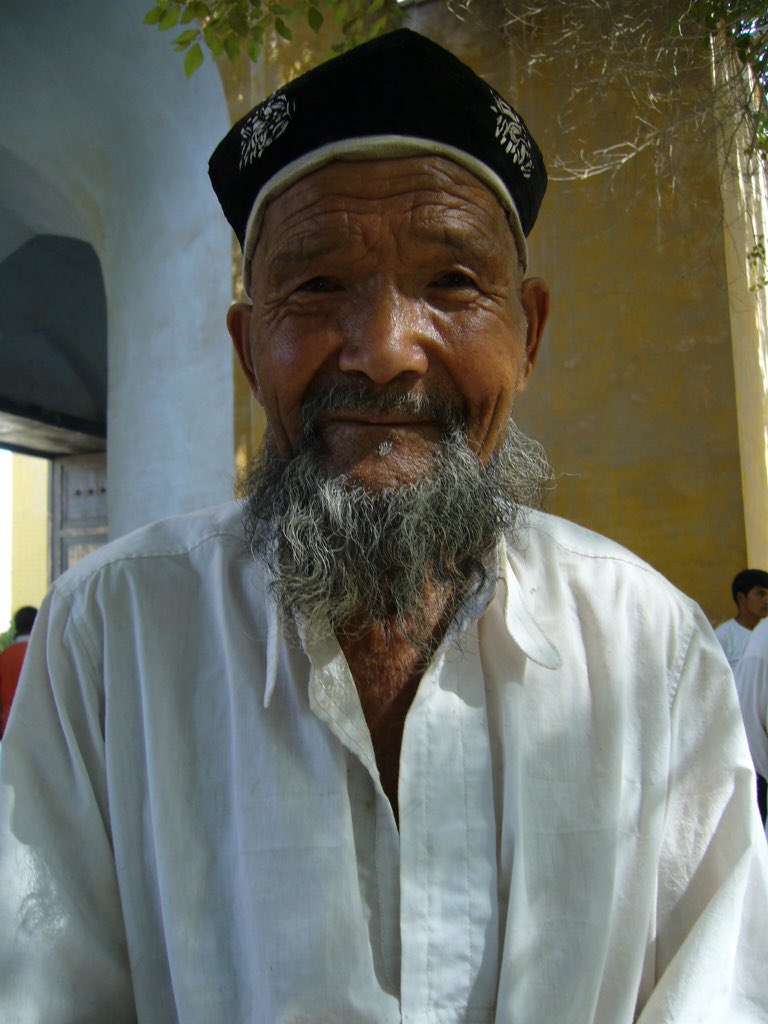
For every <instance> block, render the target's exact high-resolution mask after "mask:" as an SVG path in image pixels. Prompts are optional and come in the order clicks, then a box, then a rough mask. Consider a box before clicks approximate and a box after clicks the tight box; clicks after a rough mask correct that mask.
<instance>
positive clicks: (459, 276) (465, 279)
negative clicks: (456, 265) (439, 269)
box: [433, 270, 475, 288]
mask: <svg viewBox="0 0 768 1024" xmlns="http://www.w3.org/2000/svg"><path fill="white" fill-rule="evenodd" d="M474 286H475V282H474V281H473V280H472V278H471V277H470V276H469V274H465V273H463V271H461V270H451V271H450V272H449V273H447V274H441V275H440V277H438V278H436V279H435V281H434V282H433V287H435V288H474Z"/></svg>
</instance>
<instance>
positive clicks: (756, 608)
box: [738, 587, 768, 625]
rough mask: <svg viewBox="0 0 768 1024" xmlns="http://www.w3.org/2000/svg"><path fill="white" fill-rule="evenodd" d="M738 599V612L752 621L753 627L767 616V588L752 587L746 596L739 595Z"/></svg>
mask: <svg viewBox="0 0 768 1024" xmlns="http://www.w3.org/2000/svg"><path fill="white" fill-rule="evenodd" d="M738 598H739V610H740V611H742V612H745V613H746V615H747V616H748V617H749V618H750V619H753V620H754V625H757V623H758V622H759V620H760V619H764V618H766V616H768V588H766V587H752V589H751V590H748V591H747V593H746V594H739V595H738Z"/></svg>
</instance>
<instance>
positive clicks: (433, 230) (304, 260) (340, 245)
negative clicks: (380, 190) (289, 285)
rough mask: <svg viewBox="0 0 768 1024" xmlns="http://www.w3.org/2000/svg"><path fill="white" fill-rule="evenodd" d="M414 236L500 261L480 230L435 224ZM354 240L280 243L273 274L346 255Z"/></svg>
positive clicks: (417, 228) (320, 236)
mask: <svg viewBox="0 0 768 1024" xmlns="http://www.w3.org/2000/svg"><path fill="white" fill-rule="evenodd" d="M411 237H412V238H414V239H415V240H416V241H418V242H421V243H422V244H426V245H430V246H435V247H441V248H446V249H449V250H450V251H451V252H452V253H455V254H456V255H457V256H461V257H464V258H470V259H471V258H473V257H474V258H475V259H477V258H479V259H481V260H493V261H496V260H498V258H499V246H498V244H497V243H494V242H492V241H491V240H490V239H489V238H487V237H486V236H485V235H484V234H483V233H482V232H481V231H478V230H475V231H469V230H462V229H460V228H456V227H455V226H452V225H448V224H441V223H438V222H435V221H432V222H426V223H417V224H414V225H413V228H412V231H411ZM351 241H352V239H351V237H350V235H347V234H341V235H340V234H336V233H331V232H318V233H317V234H316V235H310V236H307V235H301V236H299V237H297V238H295V239H291V240H289V241H281V242H280V243H278V245H277V246H276V247H275V249H274V250H273V252H272V253H270V254H265V260H266V261H267V266H268V270H269V273H270V274H276V275H277V276H278V278H279V277H283V276H285V275H290V274H291V273H293V272H295V271H296V270H299V269H301V268H302V267H305V266H307V265H308V264H311V263H312V262H313V261H315V260H318V259H322V258H323V257H325V256H332V255H334V254H340V253H343V252H344V251H345V250H346V249H348V248H349V247H350V244H351Z"/></svg>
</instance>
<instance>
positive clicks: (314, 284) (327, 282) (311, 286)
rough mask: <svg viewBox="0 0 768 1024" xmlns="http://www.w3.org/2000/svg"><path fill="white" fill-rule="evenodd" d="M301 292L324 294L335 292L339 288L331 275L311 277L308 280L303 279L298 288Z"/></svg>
mask: <svg viewBox="0 0 768 1024" xmlns="http://www.w3.org/2000/svg"><path fill="white" fill-rule="evenodd" d="M297 290H298V291H300V292H312V294H314V295H323V294H324V293H325V292H333V291H336V290H337V285H336V284H334V282H333V281H332V280H331V279H330V278H329V277H322V276H318V277H310V279H309V280H308V281H303V282H302V283H301V284H300V285H299V287H298V289H297Z"/></svg>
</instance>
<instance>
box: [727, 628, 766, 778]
mask: <svg viewBox="0 0 768 1024" xmlns="http://www.w3.org/2000/svg"><path fill="white" fill-rule="evenodd" d="M735 678H736V690H737V691H738V694H739V704H740V705H741V713H742V715H743V717H744V728H745V729H746V732H747V740H748V742H749V750H750V753H751V754H752V760H753V762H754V765H755V770H756V771H757V772H759V773H760V775H762V776H763V778H768V731H767V730H768V619H763V620H762V622H759V623H758V624H757V625H756V626H755V628H754V630H752V632H751V634H750V639H749V643H748V644H747V646H746V650H745V651H744V654H743V655H742V658H741V661H740V662H739V665H738V667H737V669H736V673H735Z"/></svg>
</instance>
